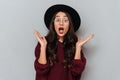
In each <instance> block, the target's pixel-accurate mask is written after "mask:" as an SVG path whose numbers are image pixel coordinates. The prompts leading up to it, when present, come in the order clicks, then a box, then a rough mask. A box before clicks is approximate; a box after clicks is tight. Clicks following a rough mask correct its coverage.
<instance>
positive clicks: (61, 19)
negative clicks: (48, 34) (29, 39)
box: [34, 12, 93, 64]
mask: <svg viewBox="0 0 120 80" xmlns="http://www.w3.org/2000/svg"><path fill="white" fill-rule="evenodd" d="M54 26H55V31H56V33H57V35H58V37H59V41H60V42H63V40H64V36H65V34H66V33H67V32H68V30H69V20H68V17H67V16H66V14H65V13H64V12H58V13H57V14H56V17H55V22H54ZM59 28H63V29H64V30H63V31H62V32H60V31H59ZM34 35H35V37H36V38H37V40H38V42H39V43H40V45H41V47H40V50H41V52H40V57H39V59H38V62H39V63H40V64H46V63H47V59H46V45H47V41H46V39H45V37H44V36H41V35H40V33H39V32H38V31H37V30H35V31H34ZM92 38H93V34H90V35H88V36H87V37H85V38H79V39H78V41H77V42H76V51H75V57H74V59H81V47H82V46H83V45H84V44H85V43H86V42H88V41H89V40H90V39H92Z"/></svg>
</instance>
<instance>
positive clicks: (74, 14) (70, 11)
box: [44, 4, 81, 32]
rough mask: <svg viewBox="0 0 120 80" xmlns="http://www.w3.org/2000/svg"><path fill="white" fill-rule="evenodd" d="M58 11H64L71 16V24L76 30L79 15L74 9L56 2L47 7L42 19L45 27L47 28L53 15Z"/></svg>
mask: <svg viewBox="0 0 120 80" xmlns="http://www.w3.org/2000/svg"><path fill="white" fill-rule="evenodd" d="M59 11H65V12H67V13H68V14H69V15H70V16H71V18H72V22H73V26H74V31H75V32H76V31H77V30H78V28H79V27H80V24H81V19H80V16H79V14H78V13H77V11H76V10H75V9H73V8H72V7H70V6H67V5H64V4H56V5H53V6H51V7H49V8H48V9H47V11H46V12H45V15H44V21H45V25H46V27H47V28H48V29H49V25H50V22H51V19H52V17H53V15H54V14H55V13H56V12H59Z"/></svg>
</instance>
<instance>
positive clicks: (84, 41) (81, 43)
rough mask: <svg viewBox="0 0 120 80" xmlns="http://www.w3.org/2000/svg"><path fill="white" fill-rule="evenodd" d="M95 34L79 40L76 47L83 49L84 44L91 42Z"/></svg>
mask: <svg viewBox="0 0 120 80" xmlns="http://www.w3.org/2000/svg"><path fill="white" fill-rule="evenodd" d="M93 36H94V35H93V34H90V35H89V36H88V37H86V38H82V39H78V41H77V43H76V47H81V46H82V45H83V44H85V43H86V42H87V41H89V40H90V39H92V38H93Z"/></svg>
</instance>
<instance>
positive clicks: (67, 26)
mask: <svg viewBox="0 0 120 80" xmlns="http://www.w3.org/2000/svg"><path fill="white" fill-rule="evenodd" d="M68 30H69V24H68V25H66V32H67V31H68Z"/></svg>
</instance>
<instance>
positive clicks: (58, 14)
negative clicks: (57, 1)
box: [55, 11, 67, 17]
mask: <svg viewBox="0 0 120 80" xmlns="http://www.w3.org/2000/svg"><path fill="white" fill-rule="evenodd" d="M55 17H67V14H66V13H65V12H62V11H60V12H58V13H57V14H56V15H55Z"/></svg>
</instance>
